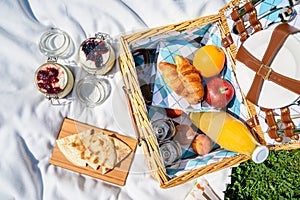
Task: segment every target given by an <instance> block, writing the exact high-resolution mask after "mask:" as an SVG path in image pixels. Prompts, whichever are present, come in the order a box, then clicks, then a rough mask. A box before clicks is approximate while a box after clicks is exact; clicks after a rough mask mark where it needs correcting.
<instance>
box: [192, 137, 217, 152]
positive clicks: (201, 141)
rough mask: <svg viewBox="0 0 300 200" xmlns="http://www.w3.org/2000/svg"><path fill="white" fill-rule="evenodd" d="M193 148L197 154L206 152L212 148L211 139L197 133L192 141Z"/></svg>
mask: <svg viewBox="0 0 300 200" xmlns="http://www.w3.org/2000/svg"><path fill="white" fill-rule="evenodd" d="M192 148H193V150H194V151H195V152H196V153H197V154H199V155H205V154H208V153H209V152H210V151H211V150H212V148H213V142H212V140H211V139H210V138H209V137H207V136H206V135H204V134H199V135H197V136H196V137H195V139H194V140H193V142H192Z"/></svg>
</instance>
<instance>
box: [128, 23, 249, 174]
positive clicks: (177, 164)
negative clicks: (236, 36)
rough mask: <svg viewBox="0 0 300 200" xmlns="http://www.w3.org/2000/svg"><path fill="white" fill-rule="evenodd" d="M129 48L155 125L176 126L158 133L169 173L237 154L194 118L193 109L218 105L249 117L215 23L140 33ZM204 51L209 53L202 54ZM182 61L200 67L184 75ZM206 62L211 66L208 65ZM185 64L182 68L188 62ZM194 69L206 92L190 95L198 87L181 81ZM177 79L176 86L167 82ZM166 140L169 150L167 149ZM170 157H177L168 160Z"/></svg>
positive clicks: (213, 108)
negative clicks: (144, 35)
mask: <svg viewBox="0 0 300 200" xmlns="http://www.w3.org/2000/svg"><path fill="white" fill-rule="evenodd" d="M130 48H131V53H132V55H133V59H134V62H135V70H136V74H137V78H138V83H139V86H140V89H141V93H142V95H143V98H144V101H145V107H146V110H147V114H148V118H149V121H150V122H151V123H152V127H153V128H154V129H155V127H154V125H153V123H154V122H156V121H158V120H164V122H166V121H167V122H168V123H169V122H170V121H171V123H172V124H173V125H172V126H174V127H171V128H170V127H163V128H162V127H160V129H159V128H158V129H159V130H158V131H160V132H163V131H166V132H167V133H166V134H171V133H170V132H172V131H173V130H172V129H175V130H174V132H175V133H174V134H173V136H171V137H169V138H168V139H166V140H164V139H162V140H161V138H159V137H160V136H159V137H156V138H157V144H158V146H159V149H160V154H161V159H162V160H163V163H164V166H165V168H166V172H167V174H168V176H169V177H170V178H172V177H174V176H177V175H179V174H181V173H183V172H188V171H191V170H193V169H196V168H199V167H203V166H206V165H209V164H212V163H216V162H219V161H221V160H223V159H225V158H228V157H232V156H235V155H237V154H238V153H236V152H233V151H229V150H226V149H224V148H221V147H220V146H219V145H218V144H217V143H215V142H213V141H212V140H211V139H210V138H209V137H207V136H206V135H205V133H203V132H202V131H201V130H200V129H199V128H198V127H197V126H196V125H195V124H193V123H192V121H191V119H190V114H191V113H193V112H196V113H197V112H219V111H226V112H227V113H230V114H231V115H232V116H234V117H235V118H237V119H238V120H240V121H242V122H245V121H246V120H247V118H248V112H247V107H246V105H245V104H244V102H243V97H242V94H241V92H240V90H239V86H238V84H237V82H236V80H235V77H234V73H233V68H232V65H231V62H230V59H228V58H227V54H226V52H225V50H224V49H223V48H222V45H221V38H220V33H219V29H218V26H217V23H210V24H207V25H203V26H200V27H195V28H193V29H189V30H186V31H181V32H179V31H171V32H168V33H166V34H161V35H157V36H153V37H150V38H146V39H141V40H138V41H136V42H134V43H132V44H131V45H130ZM205 57H207V59H203V58H205ZM182 62H183V64H185V65H188V66H190V65H192V66H193V67H195V66H197V68H196V71H195V69H194V68H192V69H190V70H186V71H185V72H182V74H187V76H189V75H190V76H189V77H186V79H185V78H184V77H180V76H181V75H182V74H179V73H178V72H176V67H178V66H176V65H178V64H180V63H181V64H182ZM207 63H208V66H205V64H207ZM161 64H163V65H164V64H165V65H167V67H168V66H169V67H170V68H169V69H171V70H174V69H175V71H168V69H167V71H166V73H165V74H164V70H165V68H164V66H163V67H160V65H161ZM209 64H210V65H209ZM190 67H191V66H190ZM182 68H183V70H184V69H186V68H187V66H183V67H182ZM203 68H204V69H203ZM177 69H178V68H177ZM201 71H202V73H201ZM199 72H200V73H199ZM172 73H173V74H172ZM176 73H177V74H176ZM192 73H196V74H198V76H200V80H201V81H199V82H200V84H201V86H199V85H198V86H197V87H202V88H201V90H202V97H200V98H199V99H196V100H194V99H193V100H190V99H189V97H188V96H189V95H191V96H192V97H194V96H195V94H194V93H193V92H195V90H197V89H195V88H194V90H193V88H192V89H191V90H189V91H183V90H184V89H183V90H180V87H183V88H186V87H189V86H190V85H192V84H193V79H194V77H193V74H192ZM168 75H170V77H168ZM166 76H167V77H166ZM176 76H178V77H176ZM197 78H198V79H197V80H199V77H197ZM168 79H170V80H169V81H168ZM176 81H177V85H175V86H172V85H170V83H169V82H173V83H174V82H176ZM186 82H188V83H186ZM181 84H182V85H181ZM189 84H190V85H189ZM187 85H188V86H187ZM178 88H179V89H178ZM177 89H178V90H177ZM196 92H197V91H196ZM220 102H221V104H220ZM164 126H166V124H165V125H164ZM170 142H172V143H171V144H169V143H170ZM173 142H175V144H174V143H173ZM168 145H169V148H170V146H171V150H170V149H169V150H168V149H167V150H166V148H167V147H168ZM166 146H167V147H166ZM174 146H175V147H174ZM178 148H179V150H178ZM174 154H175V155H177V154H180V155H179V156H174ZM170 156H173V157H175V158H170ZM170 159H173V160H174V161H173V162H170Z"/></svg>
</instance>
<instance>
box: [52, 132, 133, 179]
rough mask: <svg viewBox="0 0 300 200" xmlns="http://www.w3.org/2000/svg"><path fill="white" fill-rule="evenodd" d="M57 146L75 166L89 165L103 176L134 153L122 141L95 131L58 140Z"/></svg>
mask: <svg viewBox="0 0 300 200" xmlns="http://www.w3.org/2000/svg"><path fill="white" fill-rule="evenodd" d="M57 145H58V148H59V149H60V151H61V152H62V153H63V154H64V155H65V157H66V158H67V159H68V160H69V161H70V162H72V163H73V164H74V165H77V166H80V167H86V166H87V165H89V166H90V167H91V168H93V169H94V170H99V171H100V172H101V174H105V173H107V172H108V171H110V170H111V169H113V168H114V167H115V166H116V165H118V164H119V163H120V162H121V161H122V160H124V159H125V158H126V157H127V156H128V155H129V154H130V153H131V151H132V150H131V148H130V147H129V146H128V145H127V144H126V143H124V142H123V141H122V140H120V139H118V138H116V137H113V136H108V135H107V134H104V133H103V132H101V131H97V132H96V131H95V130H94V129H91V130H87V131H84V132H81V133H78V134H74V135H70V136H67V137H64V138H61V139H58V140H57Z"/></svg>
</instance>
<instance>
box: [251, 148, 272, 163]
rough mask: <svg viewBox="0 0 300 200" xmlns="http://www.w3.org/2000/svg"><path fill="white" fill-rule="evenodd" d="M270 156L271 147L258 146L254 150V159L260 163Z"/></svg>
mask: <svg viewBox="0 0 300 200" xmlns="http://www.w3.org/2000/svg"><path fill="white" fill-rule="evenodd" d="M268 156H269V149H268V148H267V147H266V146H258V147H256V149H255V150H254V151H253V154H252V160H253V161H254V162H255V163H257V164H259V163H262V162H264V161H265V160H266V159H267V157H268Z"/></svg>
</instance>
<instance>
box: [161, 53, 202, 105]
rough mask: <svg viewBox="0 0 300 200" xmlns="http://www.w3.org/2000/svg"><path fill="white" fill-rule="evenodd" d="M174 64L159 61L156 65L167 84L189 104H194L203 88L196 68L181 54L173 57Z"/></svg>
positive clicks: (199, 97) (200, 97)
mask: <svg viewBox="0 0 300 200" xmlns="http://www.w3.org/2000/svg"><path fill="white" fill-rule="evenodd" d="M174 60H175V63H176V65H173V64H170V63H167V62H160V63H159V65H158V67H159V69H160V70H161V72H162V75H163V78H164V80H165V82H166V83H167V85H168V86H169V87H170V88H171V89H172V90H173V91H174V92H175V93H176V94H178V95H179V96H182V97H183V98H185V99H186V100H187V101H188V102H189V103H190V104H196V103H198V102H199V101H201V100H202V99H203V96H204V88H203V86H202V84H201V77H200V74H199V72H198V70H197V69H196V68H195V67H194V66H193V65H191V64H190V62H189V61H188V60H187V59H185V58H183V57H182V56H179V55H176V56H175V57H174Z"/></svg>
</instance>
